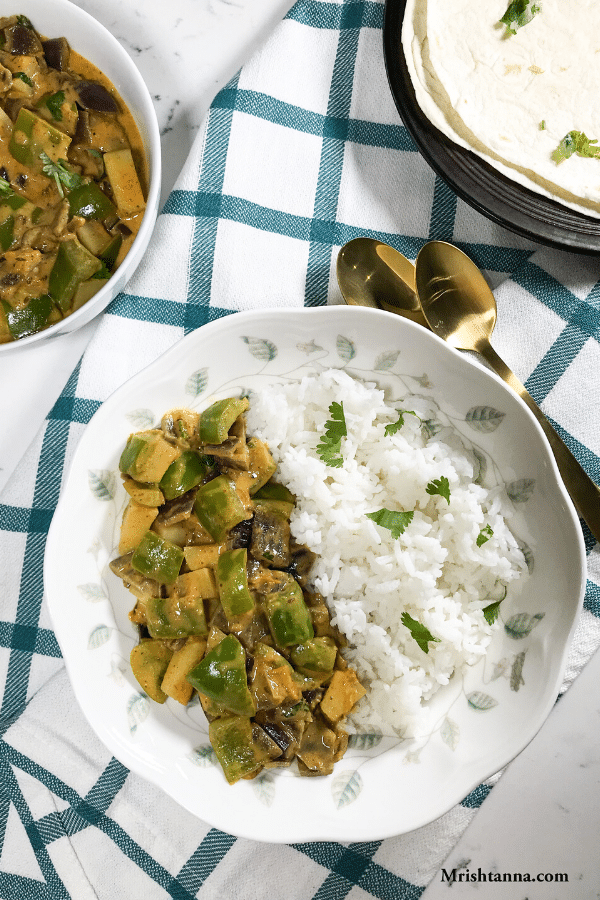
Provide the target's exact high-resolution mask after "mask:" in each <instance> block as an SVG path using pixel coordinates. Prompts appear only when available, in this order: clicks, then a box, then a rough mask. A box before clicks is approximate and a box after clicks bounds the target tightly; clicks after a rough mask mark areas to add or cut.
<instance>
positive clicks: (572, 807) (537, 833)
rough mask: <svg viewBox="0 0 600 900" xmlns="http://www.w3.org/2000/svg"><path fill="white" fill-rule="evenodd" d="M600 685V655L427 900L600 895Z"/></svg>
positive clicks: (490, 802) (574, 899)
mask: <svg viewBox="0 0 600 900" xmlns="http://www.w3.org/2000/svg"><path fill="white" fill-rule="evenodd" d="M599 684H600V652H598V653H596V654H595V656H594V657H592V659H591V660H590V662H589V663H588V664H587V666H586V667H585V669H584V670H583V672H582V673H581V675H580V676H579V677H578V678H577V679H576V681H575V682H574V683H573V685H572V686H571V687H570V688H569V690H568V691H567V693H566V694H565V695H564V696H563V697H562V698H561V699H560V700H559V702H558V703H557V704H556V706H555V707H554V709H553V711H552V713H551V714H550V717H549V718H548V720H547V722H546V723H545V725H544V726H543V727H542V729H541V731H540V732H539V733H538V734H537V736H536V737H535V738H534V740H533V741H532V742H531V743H530V744H529V746H528V747H526V749H525V750H524V751H523V752H522V753H521V754H520V755H519V756H518V757H517V759H516V760H514V761H513V762H512V763H511V764H510V765H509V766H508V767H507V769H506V770H505V772H504V774H503V775H502V778H501V779H500V781H499V782H498V784H497V785H496V786H495V787H494V788H493V790H492V792H491V794H490V795H489V796H488V798H487V799H486V800H485V801H484V803H483V805H482V807H481V809H480V810H479V812H478V813H477V815H476V816H475V818H474V820H473V821H472V823H471V825H470V826H469V827H468V828H467V830H466V832H465V833H464V835H463V836H462V838H461V840H460V841H459V843H458V844H457V845H456V847H455V848H454V849H453V851H452V853H451V854H450V856H449V857H448V859H447V860H446V861H445V863H444V865H443V867H442V870H440V872H439V873H438V875H437V876H436V878H435V879H434V880H433V881H432V883H431V884H430V886H429V887H428V888H427V890H426V891H425V893H424V894H423V895H422V900H454V898H460V900H462V898H471V897H472V898H473V900H592V898H597V897H600V853H599V846H600V840H599V838H598V835H599V834H600V692H599V691H598V685H599ZM519 877H520V878H521V879H523V880H521V881H519V880H518V878H519ZM527 878H530V879H531V880H530V881H528V880H526V879H527ZM538 878H539V879H540V880H539V881H538ZM565 878H566V879H567V880H565ZM449 889H450V891H449Z"/></svg>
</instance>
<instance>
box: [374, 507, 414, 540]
mask: <svg viewBox="0 0 600 900" xmlns="http://www.w3.org/2000/svg"><path fill="white" fill-rule="evenodd" d="M413 516H414V512H404V511H402V510H400V511H398V512H396V511H394V510H393V509H378V510H376V511H375V512H372V513H367V519H372V520H373V522H375V524H376V525H381V527H382V528H387V529H388V530H389V531H391V533H392V537H393V538H394V539H396V538H399V537H400V535H401V534H403V533H404V530H405V528H406V527H407V526H408V525H410V523H411V522H412V520H413Z"/></svg>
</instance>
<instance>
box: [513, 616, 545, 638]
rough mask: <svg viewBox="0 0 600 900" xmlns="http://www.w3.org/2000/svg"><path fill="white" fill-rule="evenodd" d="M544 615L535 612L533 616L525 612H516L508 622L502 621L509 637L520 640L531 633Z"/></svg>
mask: <svg viewBox="0 0 600 900" xmlns="http://www.w3.org/2000/svg"><path fill="white" fill-rule="evenodd" d="M545 615H546V614H545V613H536V614H535V615H534V616H532V615H530V614H529V613H526V612H522V613H516V615H514V616H511V617H510V619H509V620H508V622H505V623H504V630H505V631H506V633H507V635H508V636H509V637H511V638H513V639H514V640H515V641H520V640H522V639H523V638H526V637H528V635H530V634H531V632H532V631H533V629H534V628H535V627H536V625H539V624H540V622H541V621H542V619H543V618H544V616H545Z"/></svg>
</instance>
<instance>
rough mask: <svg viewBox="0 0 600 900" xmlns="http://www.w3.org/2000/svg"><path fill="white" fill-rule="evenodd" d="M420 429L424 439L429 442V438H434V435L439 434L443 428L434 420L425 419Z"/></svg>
mask: <svg viewBox="0 0 600 900" xmlns="http://www.w3.org/2000/svg"><path fill="white" fill-rule="evenodd" d="M421 427H422V429H423V431H424V432H425V439H426V440H429V439H430V438H432V437H435V436H436V434H439V433H440V431H441V430H442V429H443V428H444V427H445V426H444V425H442V423H441V422H438V421H437V420H436V419H425V421H424V422H423V424H422V426H421Z"/></svg>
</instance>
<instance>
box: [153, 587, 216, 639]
mask: <svg viewBox="0 0 600 900" xmlns="http://www.w3.org/2000/svg"><path fill="white" fill-rule="evenodd" d="M146 626H147V628H148V631H149V632H150V635H151V636H152V637H153V638H163V639H165V640H166V639H175V638H182V637H190V635H193V634H199V635H205V634H208V627H207V625H206V616H205V613H204V604H203V602H202V598H197V599H196V600H195V602H194V603H190V602H183V603H182V602H181V600H180V598H177V597H150V598H149V599H148V600H147V601H146Z"/></svg>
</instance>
